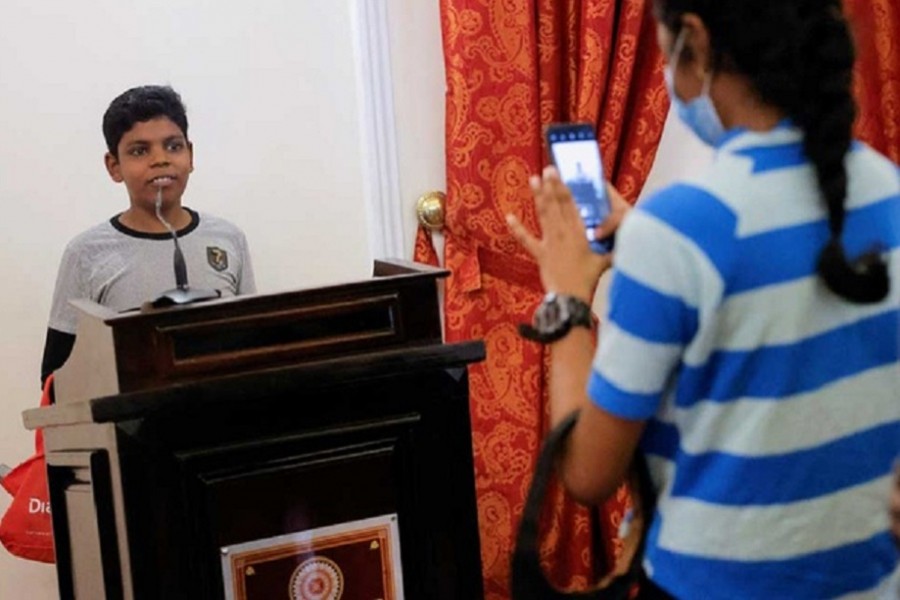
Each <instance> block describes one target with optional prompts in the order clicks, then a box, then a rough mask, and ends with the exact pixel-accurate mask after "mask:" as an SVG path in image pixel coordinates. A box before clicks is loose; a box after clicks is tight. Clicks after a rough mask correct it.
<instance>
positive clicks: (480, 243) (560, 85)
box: [416, 0, 668, 600]
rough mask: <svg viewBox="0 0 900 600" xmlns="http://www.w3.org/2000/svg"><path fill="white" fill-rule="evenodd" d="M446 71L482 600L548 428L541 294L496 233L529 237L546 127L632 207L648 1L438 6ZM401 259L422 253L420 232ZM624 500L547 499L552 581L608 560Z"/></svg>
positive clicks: (449, 292)
mask: <svg viewBox="0 0 900 600" xmlns="http://www.w3.org/2000/svg"><path fill="white" fill-rule="evenodd" d="M441 7H442V25H443V34H444V52H445V62H446V72H447V128H446V135H447V211H446V212H447V216H446V225H445V229H444V235H445V259H446V260H445V264H446V266H447V267H448V268H449V269H450V270H451V271H452V276H451V277H450V279H449V280H448V282H447V288H446V296H445V308H446V336H447V339H448V341H450V342H454V341H460V340H469V339H483V340H484V341H485V343H486V345H487V360H486V361H485V362H484V363H483V364H480V365H477V366H475V367H472V368H471V369H470V371H469V377H470V389H471V413H472V428H473V443H474V450H475V469H476V486H477V493H478V514H479V526H480V531H481V552H482V562H483V567H484V577H485V594H486V598H488V599H489V600H490V599H493V600H500V599H505V598H508V597H509V586H508V581H509V561H510V556H511V554H512V549H513V545H514V537H515V531H516V527H517V526H518V522H519V519H520V516H521V511H522V507H523V504H524V499H525V494H526V493H527V490H528V487H529V484H530V482H531V473H532V469H533V466H534V462H535V459H536V456H537V451H538V448H539V446H540V443H541V440H542V437H543V434H544V433H545V431H546V428H547V420H548V415H547V398H546V388H545V378H546V373H547V366H548V365H547V362H548V356H547V354H546V353H545V350H544V348H542V347H541V346H539V345H536V344H533V343H528V342H525V341H523V340H522V339H521V338H520V337H519V336H518V334H517V332H516V327H517V325H518V323H520V322H525V321H528V320H530V318H531V315H532V313H533V311H534V308H535V307H536V305H537V304H538V303H539V302H540V299H541V297H542V291H541V285H540V280H539V278H538V273H537V269H536V266H535V265H534V263H533V262H532V261H531V259H530V258H529V257H528V256H527V255H526V254H525V253H524V251H522V250H521V249H520V248H519V247H518V246H517V244H516V242H515V241H514V240H513V238H512V237H511V235H510V234H509V232H508V231H507V226H506V222H505V219H504V216H505V215H506V214H507V213H514V214H516V215H518V216H519V218H520V219H521V220H522V222H523V223H525V224H526V225H530V226H531V227H532V229H534V230H536V229H537V226H536V219H535V215H534V212H533V202H532V198H531V195H530V192H529V188H528V177H529V176H530V175H532V174H535V173H538V172H539V171H540V169H541V168H542V166H543V164H544V163H545V152H544V149H543V146H542V135H541V132H542V128H543V126H544V125H546V124H547V123H550V122H559V121H590V122H593V123H596V124H597V127H598V134H599V138H600V140H601V146H602V149H603V150H602V151H603V159H604V163H605V166H606V169H607V174H608V175H609V176H610V178H611V179H612V181H613V182H614V183H615V184H616V185H617V187H618V188H619V189H620V190H621V191H622V192H623V193H624V194H625V196H626V197H628V198H632V199H634V198H636V197H637V195H638V193H639V191H640V189H641V186H642V185H643V183H644V181H645V179H646V176H647V174H648V172H649V170H650V167H651V164H652V162H653V158H654V156H655V153H656V148H657V145H658V142H659V138H660V136H661V134H662V127H663V123H664V121H665V117H666V113H667V110H668V97H667V95H666V91H665V86H664V84H663V79H662V62H661V57H660V54H659V51H658V49H657V46H656V36H655V25H654V24H653V21H652V18H651V17H650V0H618V1H616V0H442V1H441ZM416 258H417V259H418V260H425V261H428V260H429V259H433V250H431V245H430V243H429V240H428V239H427V237H426V235H425V234H424V233H422V234H420V237H419V240H418V243H417V251H416ZM626 501H627V497H626V494H625V492H622V494H621V495H620V497H619V498H617V499H615V500H613V501H611V503H610V504H609V506H608V507H606V509H605V510H603V511H601V514H600V518H599V519H597V515H596V514H594V513H592V512H591V511H588V510H586V509H583V508H580V507H577V506H576V505H575V504H574V503H572V502H571V501H569V500H568V499H566V498H565V496H564V495H563V494H562V493H561V492H560V490H559V489H557V490H555V492H554V493H553V498H552V499H551V500H550V501H549V506H548V508H547V514H546V519H545V523H546V527H545V533H544V537H545V540H546V543H545V548H544V558H545V562H546V563H547V568H548V573H549V575H550V577H551V579H552V580H553V581H555V582H556V583H557V584H558V585H560V586H563V587H569V588H571V587H578V586H584V585H587V584H589V583H590V582H591V581H593V580H594V579H595V577H596V576H597V575H599V573H597V570H598V565H599V566H600V567H599V568H602V566H603V565H608V564H610V562H609V561H610V559H611V556H612V555H613V553H614V552H615V541H617V540H615V539H614V532H615V530H616V526H617V525H618V523H619V521H620V520H621V516H622V510H623V509H622V507H623V505H624V503H625V502H626Z"/></svg>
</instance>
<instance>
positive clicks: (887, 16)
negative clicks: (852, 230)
mask: <svg viewBox="0 0 900 600" xmlns="http://www.w3.org/2000/svg"><path fill="white" fill-rule="evenodd" d="M844 4H845V7H846V10H847V15H848V17H849V19H850V22H851V25H852V27H853V30H854V34H855V37H856V46H857V52H858V61H857V65H856V77H855V81H854V83H855V88H856V98H857V101H858V102H859V109H860V115H859V119H858V120H857V123H856V135H857V136H858V137H859V138H860V139H862V140H864V141H865V142H866V143H868V144H869V145H871V146H872V147H874V148H875V149H877V150H878V151H880V152H883V153H884V154H886V155H887V156H889V157H890V158H891V159H892V160H893V161H894V162H895V163H898V164H900V4H898V3H897V0H844Z"/></svg>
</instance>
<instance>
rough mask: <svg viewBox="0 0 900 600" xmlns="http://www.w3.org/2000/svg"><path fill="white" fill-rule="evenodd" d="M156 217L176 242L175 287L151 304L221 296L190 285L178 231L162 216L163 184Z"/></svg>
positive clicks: (216, 291)
mask: <svg viewBox="0 0 900 600" xmlns="http://www.w3.org/2000/svg"><path fill="white" fill-rule="evenodd" d="M156 218H157V219H159V222H160V223H162V224H163V227H165V228H166V231H168V232H169V233H170V234H171V235H172V240H173V241H174V242H175V254H174V256H173V259H172V260H173V267H174V269H175V289H173V290H169V291H168V292H165V293H163V294H162V295H161V296H160V297H159V298H157V299H156V300H154V301H153V302H151V303H150V304H151V306H153V308H161V307H164V306H172V305H176V304H190V303H192V302H201V301H203V300H214V299H216V298H221V297H222V293H221V292H220V291H219V290H196V289H191V287H190V285H188V276H187V264H186V263H185V262H184V253H183V252H182V251H181V244H179V243H178V233H177V232H176V231H175V228H174V227H172V226H171V225H170V224H169V222H168V221H166V220H165V218H164V217H163V216H162V186H160V187H158V188H156Z"/></svg>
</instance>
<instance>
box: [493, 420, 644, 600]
mask: <svg viewBox="0 0 900 600" xmlns="http://www.w3.org/2000/svg"><path fill="white" fill-rule="evenodd" d="M579 414H580V411H575V412H574V413H572V414H571V415H569V416H568V417H566V418H565V419H564V420H563V421H562V422H561V423H560V424H559V425H557V426H556V427H554V428H553V429H552V430H551V431H550V433H549V434H548V435H547V438H546V440H544V444H543V446H542V448H541V452H540V454H539V455H538V460H537V464H536V466H535V472H534V479H533V480H532V482H531V489H529V491H528V497H527V499H526V501H525V510H524V512H523V514H522V521H521V523H520V524H519V531H518V535H517V537H516V547H515V551H514V553H513V558H512V582H511V590H512V597H513V599H514V600H565V599H576V598H580V599H584V600H588V599H590V600H618V599H624V598H628V597H629V594H630V592H631V589H632V587H633V586H634V584H636V583H638V582H639V581H640V580H641V579H642V578H643V577H644V572H643V568H642V566H641V562H642V560H643V555H644V548H645V547H646V543H647V530H648V528H649V527H648V525H649V522H650V519H652V517H653V512H654V511H655V509H656V496H655V494H654V493H653V482H652V480H651V479H650V469H649V468H648V466H647V460H646V458H645V457H644V455H643V453H642V452H640V451H638V452H636V453H635V457H634V463H633V465H632V467H633V469H634V471H635V474H636V475H637V483H638V485H639V486H640V490H639V491H638V492H639V493H638V495H639V498H640V506H641V511H642V514H643V515H644V522H645V524H644V528H643V531H642V532H641V537H640V541H639V543H638V548H637V551H636V552H635V554H634V557H632V560H631V564H630V565H629V567H628V570H627V571H626V573H625V574H624V575H620V576H619V577H616V578H615V579H613V580H612V581H611V582H610V583H609V585H608V586H606V587H604V588H600V589H594V590H589V591H584V592H561V591H559V590H557V589H555V588H554V587H553V586H552V585H550V583H549V582H548V581H547V578H546V577H545V576H544V573H543V570H542V569H541V563H540V552H539V547H540V540H539V527H538V526H539V522H540V515H541V507H542V505H543V502H544V497H545V496H546V492H547V485H548V484H549V482H550V479H551V477H552V475H553V469H554V466H555V464H556V460H557V458H558V456H559V453H560V450H561V448H562V446H563V445H564V443H565V441H566V439H567V438H568V436H569V434H570V433H571V432H572V429H573V428H574V427H575V424H576V423H577V422H578V416H579Z"/></svg>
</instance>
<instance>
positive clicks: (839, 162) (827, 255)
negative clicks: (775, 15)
mask: <svg viewBox="0 0 900 600" xmlns="http://www.w3.org/2000/svg"><path fill="white" fill-rule="evenodd" d="M819 4H820V5H821V4H822V3H821V2H819ZM805 23H806V27H805V30H804V31H803V34H802V35H800V36H798V39H799V40H800V44H801V48H800V50H801V52H800V56H801V57H802V59H803V61H804V68H803V69H802V70H801V77H800V78H799V80H800V82H801V84H800V90H801V94H800V98H801V103H800V106H799V107H798V108H799V110H798V111H797V112H796V114H794V115H792V116H793V117H794V119H795V120H796V122H797V124H798V125H799V126H800V127H801V128H802V129H803V131H804V133H805V139H804V148H805V150H806V154H807V156H808V157H809V159H810V161H812V163H813V165H814V166H815V169H816V176H817V179H818V181H819V187H820V188H821V190H822V195H823V196H824V198H825V203H826V205H827V206H828V224H829V229H830V231H831V237H830V239H829V241H828V243H827V244H826V246H825V248H824V250H823V251H822V253H821V255H820V256H819V262H818V265H817V268H818V273H819V275H820V276H821V277H822V279H823V280H824V281H825V284H826V285H827V286H828V288H829V289H830V290H831V291H833V292H834V293H836V294H838V295H839V296H841V297H843V298H846V299H847V300H850V301H851V302H856V303H861V304H864V303H875V302H881V301H882V300H884V299H885V298H886V297H887V295H888V293H889V292H890V281H889V278H888V272H887V265H886V264H885V263H884V261H883V260H882V258H881V257H880V256H879V254H878V252H877V251H873V252H869V253H867V254H865V255H863V256H862V257H860V258H859V259H857V260H855V261H853V262H852V263H851V262H850V261H849V260H848V258H847V256H846V253H845V251H844V247H843V244H842V243H841V235H842V233H843V230H844V221H845V219H846V208H845V200H846V197H847V185H848V182H847V169H846V165H845V160H846V156H847V154H848V152H849V151H850V146H851V144H852V137H851V136H852V130H853V121H854V120H855V118H856V104H855V102H854V100H853V96H852V91H851V89H852V79H853V62H854V59H855V52H854V48H853V40H852V39H851V36H850V30H849V27H848V26H847V23H846V21H845V20H844V18H843V17H842V16H841V14H840V13H839V12H838V11H837V10H834V9H833V8H825V9H824V10H823V9H822V8H821V7H818V8H817V9H816V10H815V13H814V14H812V15H809V16H808V17H807V18H806V19H805Z"/></svg>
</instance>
